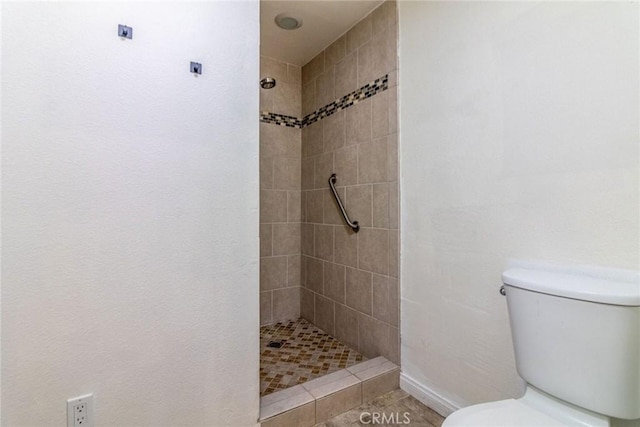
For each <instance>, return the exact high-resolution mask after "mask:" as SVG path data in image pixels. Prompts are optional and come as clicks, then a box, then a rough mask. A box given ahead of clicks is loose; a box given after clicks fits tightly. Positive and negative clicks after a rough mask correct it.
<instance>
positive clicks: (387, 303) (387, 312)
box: [372, 274, 399, 326]
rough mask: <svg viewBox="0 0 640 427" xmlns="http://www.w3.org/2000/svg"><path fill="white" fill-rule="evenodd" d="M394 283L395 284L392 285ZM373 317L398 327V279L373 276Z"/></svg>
mask: <svg viewBox="0 0 640 427" xmlns="http://www.w3.org/2000/svg"><path fill="white" fill-rule="evenodd" d="M392 281H393V283H392ZM372 315H373V317H375V318H376V319H378V320H382V321H383V322H387V323H389V324H391V325H393V326H398V317H399V316H398V292H397V281H396V279H390V278H389V277H388V276H381V275H378V274H374V275H373V313H372Z"/></svg>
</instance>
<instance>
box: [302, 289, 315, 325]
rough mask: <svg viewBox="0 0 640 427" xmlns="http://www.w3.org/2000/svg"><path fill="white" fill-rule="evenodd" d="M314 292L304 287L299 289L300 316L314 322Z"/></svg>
mask: <svg viewBox="0 0 640 427" xmlns="http://www.w3.org/2000/svg"><path fill="white" fill-rule="evenodd" d="M315 313H316V308H315V294H314V293H313V292H312V291H310V290H308V289H305V288H301V289H300V316H301V317H303V318H305V319H307V320H308V321H309V322H311V323H315V321H316V319H315Z"/></svg>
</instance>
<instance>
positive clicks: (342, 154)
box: [265, 2, 400, 362]
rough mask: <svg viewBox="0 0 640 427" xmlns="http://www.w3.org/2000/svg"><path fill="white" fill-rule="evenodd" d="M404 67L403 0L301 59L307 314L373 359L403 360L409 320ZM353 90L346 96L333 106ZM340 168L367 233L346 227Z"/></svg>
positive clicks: (351, 206)
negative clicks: (404, 300)
mask: <svg viewBox="0 0 640 427" xmlns="http://www.w3.org/2000/svg"><path fill="white" fill-rule="evenodd" d="M397 67H398V61H397V13H396V3H395V2H385V3H383V4H382V5H380V6H379V7H378V8H377V9H375V10H374V11H373V12H372V13H371V14H370V15H369V16H367V17H365V18H364V19H363V20H361V21H360V22H359V23H357V24H356V25H355V26H354V27H352V28H351V29H350V30H349V31H347V33H346V34H345V35H344V36H342V37H341V38H340V39H338V40H336V41H335V42H334V43H332V44H331V45H330V46H329V47H328V48H327V49H325V51H324V52H321V53H320V54H319V55H318V56H316V57H315V58H314V59H313V60H312V61H310V62H309V64H307V65H305V66H304V67H302V81H303V87H302V88H301V94H302V100H301V104H302V107H301V108H302V114H303V116H302V117H303V119H304V120H301V121H300V122H299V125H300V126H301V127H302V132H301V148H300V149H301V156H302V159H303V160H302V162H301V178H300V179H301V187H300V188H301V189H302V197H301V204H302V206H303V208H302V212H301V217H302V220H303V222H304V223H303V225H302V227H301V237H300V238H301V252H302V253H303V254H304V256H303V257H302V263H301V265H302V269H301V270H302V273H301V282H302V283H304V288H302V290H301V296H300V300H301V309H300V310H301V313H302V315H303V316H306V317H307V318H308V319H309V320H311V321H314V322H315V323H316V324H317V325H318V326H320V327H323V326H324V327H325V328H327V329H328V330H331V331H333V332H332V333H334V334H335V336H336V337H337V338H338V339H339V340H341V341H342V342H344V343H345V344H348V345H350V346H352V347H353V348H354V349H356V350H358V351H360V352H362V353H363V354H365V355H367V356H368V357H375V356H379V355H382V356H385V357H387V358H388V359H389V360H392V361H394V362H397V361H398V360H399V333H398V326H399V323H400V315H399V292H398V291H399V282H398V278H397V276H398V251H399V244H398V242H399V236H400V234H399V231H398V228H399V203H398V193H399V189H398V159H397V158H398V137H397V133H398V119H397V114H398V106H397V85H398V73H397ZM384 76H386V78H382V79H381V77H384ZM373 81H376V82H377V83H376V84H375V85H373V86H370V87H367V89H365V90H364V91H362V92H356V94H355V95H354V94H353V92H354V91H357V90H358V89H359V88H362V87H363V86H365V85H368V84H370V83H371V82H373ZM346 95H349V97H348V98H344V99H346V100H347V101H345V102H343V103H338V104H330V103H331V102H332V101H334V100H337V99H341V98H342V97H345V96H346ZM327 104H329V105H327ZM307 116H308V117H307ZM269 149H271V150H274V149H275V148H273V147H269ZM276 167H277V163H274V172H273V174H274V184H273V185H274V187H273V188H278V187H277V184H276V181H277V179H276V174H277V172H275V169H276ZM331 173H336V175H337V182H336V187H337V191H338V194H339V195H340V197H341V198H342V201H343V202H344V204H345V208H346V210H347V212H348V213H349V215H350V217H351V219H352V220H355V221H358V222H359V224H360V231H359V232H358V233H354V232H353V231H352V230H351V229H350V228H349V227H347V226H346V224H345V222H344V219H343V218H342V216H341V214H340V211H339V208H338V205H337V203H336V202H335V200H334V198H333V195H332V193H331V192H330V190H329V189H328V182H327V180H328V178H329V176H330V175H331ZM265 185H267V184H265ZM320 324H322V325H320Z"/></svg>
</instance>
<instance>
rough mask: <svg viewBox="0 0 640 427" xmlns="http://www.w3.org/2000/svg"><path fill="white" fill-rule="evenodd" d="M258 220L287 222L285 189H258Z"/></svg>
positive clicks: (262, 221)
mask: <svg viewBox="0 0 640 427" xmlns="http://www.w3.org/2000/svg"><path fill="white" fill-rule="evenodd" d="M260 222H261V223H265V222H287V192H286V191H274V190H262V191H260Z"/></svg>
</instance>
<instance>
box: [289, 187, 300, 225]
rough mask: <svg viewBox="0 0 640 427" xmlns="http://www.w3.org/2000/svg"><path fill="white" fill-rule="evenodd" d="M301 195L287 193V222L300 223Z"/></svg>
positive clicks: (293, 192) (295, 192) (294, 192)
mask: <svg viewBox="0 0 640 427" xmlns="http://www.w3.org/2000/svg"><path fill="white" fill-rule="evenodd" d="M301 197H302V193H300V191H288V192H287V222H300V221H302V201H301Z"/></svg>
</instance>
